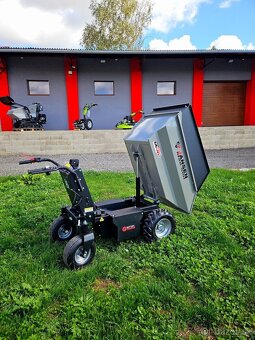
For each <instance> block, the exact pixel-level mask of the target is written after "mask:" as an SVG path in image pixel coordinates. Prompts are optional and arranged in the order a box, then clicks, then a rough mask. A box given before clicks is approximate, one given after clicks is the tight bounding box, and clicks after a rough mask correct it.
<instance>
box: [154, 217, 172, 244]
mask: <svg viewBox="0 0 255 340" xmlns="http://www.w3.org/2000/svg"><path fill="white" fill-rule="evenodd" d="M171 230H172V223H171V221H170V220H169V219H168V218H161V219H160V220H159V221H158V222H157V224H156V227H155V234H156V236H157V238H159V239H160V238H163V237H167V236H168V235H169V234H170V233H171Z"/></svg>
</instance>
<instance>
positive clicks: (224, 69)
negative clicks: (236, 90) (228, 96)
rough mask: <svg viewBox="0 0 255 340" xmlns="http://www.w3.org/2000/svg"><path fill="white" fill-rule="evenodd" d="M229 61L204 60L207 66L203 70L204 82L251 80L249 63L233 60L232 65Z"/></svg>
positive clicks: (248, 61) (247, 61)
mask: <svg viewBox="0 0 255 340" xmlns="http://www.w3.org/2000/svg"><path fill="white" fill-rule="evenodd" d="M228 60H229V59H225V58H223V59H215V60H213V59H211V60H205V64H206V63H210V62H211V63H210V64H208V66H205V69H204V81H242V80H250V79H251V61H250V60H242V59H235V60H234V62H233V63H229V62H228Z"/></svg>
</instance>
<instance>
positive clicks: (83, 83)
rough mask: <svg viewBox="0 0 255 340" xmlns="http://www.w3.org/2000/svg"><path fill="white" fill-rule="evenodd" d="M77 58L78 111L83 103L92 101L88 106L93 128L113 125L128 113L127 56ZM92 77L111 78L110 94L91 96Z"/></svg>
mask: <svg viewBox="0 0 255 340" xmlns="http://www.w3.org/2000/svg"><path fill="white" fill-rule="evenodd" d="M100 60H101V59H88V58H79V59H78V79H79V80H78V82H79V106H80V114H81V112H82V108H83V106H84V104H86V103H96V104H98V106H96V107H95V108H93V109H92V110H91V119H92V120H93V123H94V128H95V129H113V128H115V125H116V123H118V122H119V121H120V120H121V119H122V118H123V117H124V116H126V115H129V114H130V110H131V105H130V67H129V60H128V59H118V60H115V59H107V58H105V59H104V60H105V63H101V62H100ZM94 81H114V91H115V93H114V96H95V94H94Z"/></svg>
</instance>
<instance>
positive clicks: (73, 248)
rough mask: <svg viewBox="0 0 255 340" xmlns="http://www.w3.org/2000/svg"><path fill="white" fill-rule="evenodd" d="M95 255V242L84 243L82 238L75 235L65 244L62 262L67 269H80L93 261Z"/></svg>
mask: <svg viewBox="0 0 255 340" xmlns="http://www.w3.org/2000/svg"><path fill="white" fill-rule="evenodd" d="M95 254H96V246H95V242H94V241H90V242H86V241H85V242H84V241H83V236H81V235H77V236H75V237H73V238H72V239H71V240H70V241H69V242H68V243H67V244H66V246H65V249H64V253H63V261H64V263H65V265H66V266H67V267H68V268H69V269H80V268H82V267H84V266H86V265H88V264H89V263H90V262H91V261H92V260H93V258H94V256H95Z"/></svg>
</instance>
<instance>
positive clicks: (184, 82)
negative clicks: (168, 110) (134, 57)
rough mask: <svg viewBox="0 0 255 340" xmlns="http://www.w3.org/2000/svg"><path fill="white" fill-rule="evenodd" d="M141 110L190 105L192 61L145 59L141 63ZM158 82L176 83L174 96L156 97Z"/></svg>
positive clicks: (147, 110) (148, 110) (147, 111)
mask: <svg viewBox="0 0 255 340" xmlns="http://www.w3.org/2000/svg"><path fill="white" fill-rule="evenodd" d="M142 69H143V109H144V112H145V113H149V112H151V111H152V109H153V108H155V107H160V106H169V105H176V104H184V103H191V100H192V78H193V61H192V59H145V60H144V61H143V66H142ZM158 81H176V95H173V96H158V95H157V82H158Z"/></svg>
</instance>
